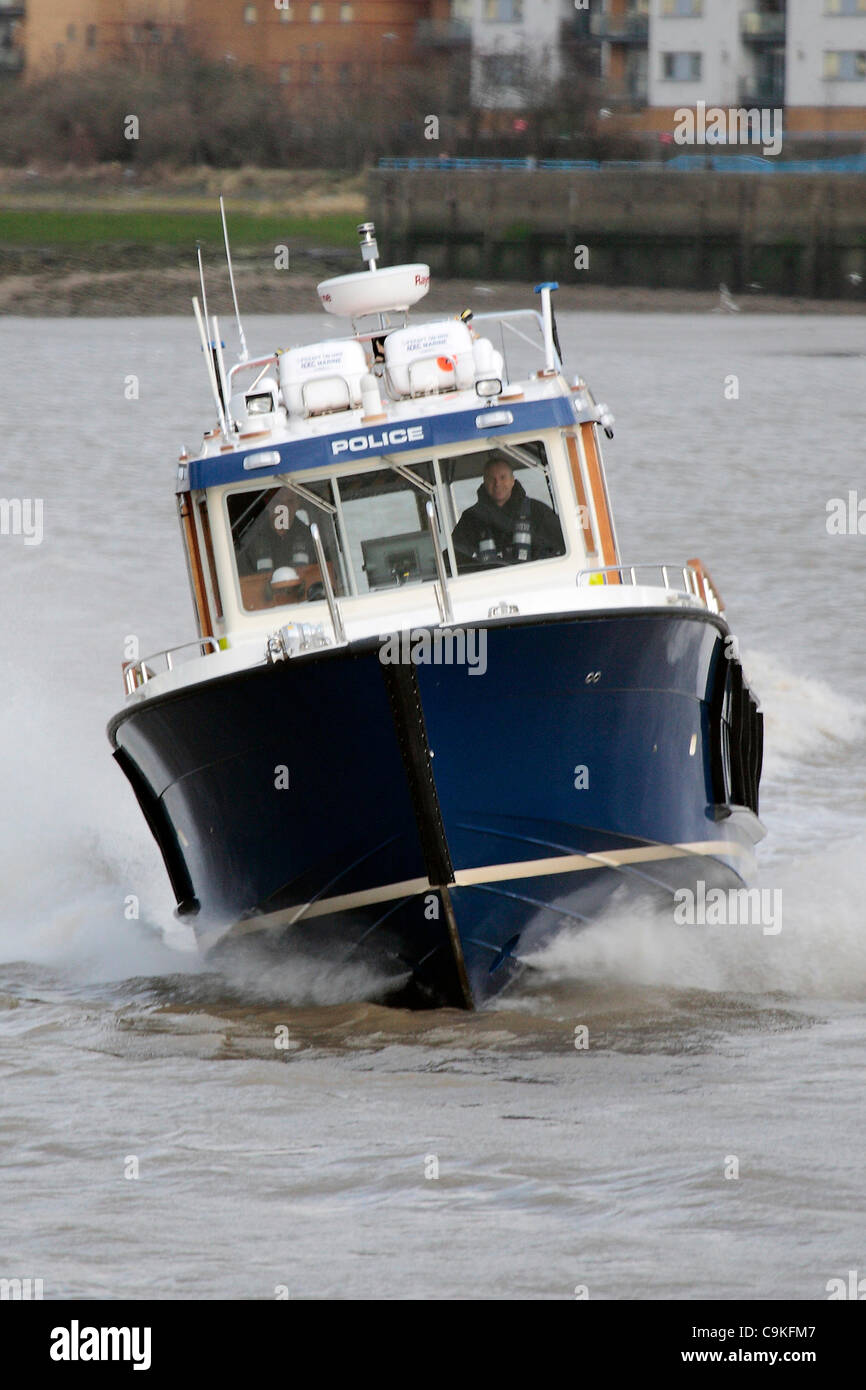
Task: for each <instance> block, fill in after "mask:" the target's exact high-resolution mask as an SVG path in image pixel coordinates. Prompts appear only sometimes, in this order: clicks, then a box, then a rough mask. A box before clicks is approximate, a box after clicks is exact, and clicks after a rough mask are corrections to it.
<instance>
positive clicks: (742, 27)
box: [645, 0, 866, 134]
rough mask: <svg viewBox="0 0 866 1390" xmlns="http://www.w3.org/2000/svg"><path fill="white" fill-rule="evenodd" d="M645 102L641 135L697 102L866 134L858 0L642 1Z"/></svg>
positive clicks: (790, 123)
mask: <svg viewBox="0 0 866 1390" xmlns="http://www.w3.org/2000/svg"><path fill="white" fill-rule="evenodd" d="M647 99H648V100H647V105H648V110H647V112H646V113H645V118H646V120H645V123H646V125H647V126H649V127H650V128H652V127H655V128H658V129H663V128H666V127H667V126H669V124H670V121H671V118H672V113H673V111H674V110H675V109H677V108H680V107H684V106H694V105H695V104H696V102H698V101H705V102H706V103H707V104H708V105H709V106H720V107H729V106H746V107H755V106H757V107H770V108H777V107H783V108H784V109H785V128H786V130H788V131H789V132H791V133H794V132H798V133H804V134H805V133H831V132H832V133H838V134H845V133H846V132H864V133H866V0H650V8H649V33H648V91H647Z"/></svg>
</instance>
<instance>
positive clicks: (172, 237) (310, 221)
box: [0, 209, 358, 250]
mask: <svg viewBox="0 0 866 1390" xmlns="http://www.w3.org/2000/svg"><path fill="white" fill-rule="evenodd" d="M357 223H358V218H357V215H355V214H354V213H341V212H334V213H326V214H322V215H319V216H314V217H281V216H278V215H275V214H272V213H264V214H261V215H255V214H250V213H243V212H241V213H230V218H229V233H230V235H231V240H232V249H233V250H244V249H249V250H261V249H262V247H268V248H273V247H274V246H278V245H281V244H283V243H288V242H289V241H291V240H296V241H309V242H314V243H316V244H317V245H320V246H328V247H354V246H355V245H356V244H357V233H356V231H355V228H356V226H357ZM196 241H201V242H202V243H203V244H204V245H205V246H208V247H213V248H215V249H216V248H221V247H222V244H223V239H222V224H221V222H220V218H219V213H218V212H161V211H148V212H145V211H138V210H136V211H129V212H110V211H101V212H89V211H70V212H58V211H56V210H50V211H49V210H42V209H27V210H15V211H0V245H4V244H5V245H7V246H19V247H39V248H44V247H49V246H55V247H80V246H87V247H95V246H114V245H118V246H119V245H125V246H129V245H137V246H142V247H157V246H164V247H177V248H180V247H184V248H188V249H194V248H195V243H196Z"/></svg>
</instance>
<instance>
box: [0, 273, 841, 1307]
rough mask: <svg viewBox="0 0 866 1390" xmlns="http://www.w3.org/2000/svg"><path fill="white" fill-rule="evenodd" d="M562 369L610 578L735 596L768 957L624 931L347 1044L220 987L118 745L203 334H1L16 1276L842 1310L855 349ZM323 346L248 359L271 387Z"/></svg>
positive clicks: (806, 347)
mask: <svg viewBox="0 0 866 1390" xmlns="http://www.w3.org/2000/svg"><path fill="white" fill-rule="evenodd" d="M518 301H519V295H518V294H515V295H514V302H515V303H517V302H518ZM484 307H487V306H486V305H485V306H484ZM560 328H561V336H562V339H563V345H564V348H565V351H566V359H567V361H568V363H569V365H570V366H571V367H572V368H573V369H574V370H575V371H577V370H579V371H581V372H583V373H584V374H586V375H587V377H588V379H589V381H590V384H591V385H592V386H593V388H594V390H595V392H596V395H597V397H598V398H599V399H604V400H607V401H608V402H609V403H610V405H611V407H612V408H613V409H614V411H615V413H616V415H617V435H616V438H615V440H614V441H613V443H612V444H610V445H608V447H607V451H606V458H607V464H608V470H609V479H610V487H611V493H612V499H613V503H614V507H615V510H616V516H617V523H618V528H619V536H620V543H621V548H622V551H623V555H624V557H625V558H626V559H628V560H632V559H646V560H669V559H682V560H684V559H686V558H687V557H690V556H692V555H695V554H697V555H700V556H701V558H702V559H703V560H704V561H705V563H706V564H708V565H709V567H710V568H711V570H712V572H713V575H714V577H715V579H716V581H717V583H718V585H719V587H720V588H721V590H722V593H723V594H724V596H725V599H726V602H727V607H728V615H729V618H730V620H731V622H732V626H733V628H734V631H735V632H736V634H737V636H738V639H739V643H740V649H741V653H742V656H743V660H744V664H745V666H746V669H747V672H748V674H749V676H750V679H751V681H752V683H753V685H754V686H755V688H756V690H757V691H758V693H759V695H760V696H761V698H762V701H763V706H764V710H765V714H766V742H767V754H766V766H765V779H764V786H763V799H762V816H763V819H764V820H765V823H766V825H767V828H768V832H769V833H768V837H767V839H766V840H765V841H764V843H763V845H762V847H761V850H760V864H761V882H762V883H763V884H765V885H767V886H769V887H772V888H773V889H781V891H782V902H783V907H784V917H783V928H782V930H781V932H779V933H778V934H777V935H766V934H764V933H763V932H762V930H761V929H760V928H759V927H757V926H727V927H681V926H676V925H674V924H673V922H672V921H671V919H670V917H669V916H668V917H666V918H665V919H664V920H658V919H654V918H653V917H652V916H651V915H650V914H649V913H645V914H640V913H634V912H632V913H631V914H630V915H628V916H617V915H612V916H611V917H610V918H609V919H608V920H607V921H605V922H603V923H599V924H598V925H596V926H593V927H592V928H590V929H589V930H587V931H585V932H583V933H581V934H577V935H574V936H571V937H564V938H560V939H559V940H558V941H557V942H556V943H555V944H554V945H553V946H551V947H550V948H549V949H548V950H547V951H546V952H544V953H543V954H542V955H541V956H540V957H539V958H537V960H536V961H535V962H534V967H535V968H534V969H533V970H532V971H531V972H528V973H527V975H526V977H525V978H524V980H523V982H522V983H521V985H520V987H519V988H518V990H517V991H516V992H515V993H513V994H512V995H510V996H509V997H508V998H506V999H504V1000H502V1001H500V1002H499V1004H498V1005H497V1006H496V1007H495V1008H493V1009H491V1010H489V1011H488V1012H486V1013H485V1014H482V1015H476V1016H464V1015H462V1014H458V1013H456V1012H451V1011H441V1012H435V1013H431V1014H425V1015H412V1014H408V1013H405V1012H400V1011H396V1010H390V1009H386V1008H383V1007H380V1006H378V1005H376V1004H369V1003H357V1002H353V1001H354V1000H356V999H357V997H358V994H359V989H360V986H362V985H363V984H364V983H367V982H363V981H360V980H359V979H358V977H357V976H353V975H351V974H346V973H345V972H335V973H334V974H332V975H330V976H322V975H321V974H315V975H313V974H307V975H304V974H296V973H293V974H286V975H284V976H270V977H267V978H262V977H259V976H257V975H255V974H254V973H248V974H247V975H245V976H241V975H237V976H233V977H232V978H229V979H225V978H220V977H219V976H217V975H215V974H213V973H208V972H205V971H204V970H203V969H202V966H201V964H200V963H199V961H198V959H197V957H196V955H195V953H194V952H193V951H191V950H190V949H189V945H190V943H189V941H188V940H187V938H186V936H185V935H184V933H183V932H182V931H180V930H179V929H178V928H177V927H176V926H175V924H174V923H173V918H172V911H171V909H172V906H173V903H172V900H171V896H170V892H169V889H168V884H167V882H166V880H165V877H164V873H163V869H162V865H161V862H160V860H159V858H158V855H157V852H156V850H155V847H154V846H153V845H152V843H151V841H150V839H149V835H148V832H147V830H146V828H145V825H144V822H143V820H142V818H141V817H140V814H139V812H138V809H137V807H136V806H135V803H134V800H133V797H132V795H131V793H130V791H129V788H128V787H127V785H126V783H125V780H124V779H123V777H122V776H121V774H120V772H119V771H118V770H117V769H116V768H115V766H114V764H113V762H112V760H111V757H110V753H109V747H108V743H107V741H106V738H105V733H104V727H105V724H106V721H107V719H108V718H109V716H110V715H111V714H112V713H113V712H114V710H115V709H116V708H117V707H118V706H119V705H120V703H121V684H120V663H121V659H122V656H123V641H124V638H125V637H126V636H127V635H130V634H134V635H135V636H137V638H138V639H139V642H140V648H141V651H142V652H148V651H153V650H158V649H160V648H162V647H165V646H167V645H170V644H172V643H176V642H180V641H183V640H186V639H187V638H189V637H191V636H192V635H193V625H192V614H191V605H190V600H189V597H188V592H187V585H186V575H185V569H184V564H183V560H182V556H181V549H180V541H179V537H178V534H177V523H176V519H175V514H174V500H173V491H172V489H173V478H174V459H175V458H176V456H177V454H178V453H179V451H180V446H181V444H183V443H186V444H188V445H190V446H194V445H195V443H196V430H197V428H198V427H200V426H202V425H203V424H204V422H205V420H206V419H207V417H208V409H207V388H206V383H205V378H204V372H203V368H202V364H201V357H200V353H199V352H198V349H197V342H196V338H195V333H194V330H193V328H192V324H191V322H189V323H188V322H187V321H185V320H181V319H147V320H137V321H131V320H116V319H115V320H105V321H86V320H81V319H78V320H72V321H68V322H63V321H57V320H51V321H50V322H49V321H44V322H39V321H35V320H15V319H5V320H0V344H2V361H3V363H4V366H3V371H2V379H0V419H2V424H3V436H2V459H3V463H2V474H3V476H2V486H0V493H2V496H4V497H5V498H19V499H42V500H43V503H44V513H43V531H44V534H43V537H42V541H41V544H38V545H37V544H32V545H31V544H27V543H25V537H24V536H22V535H18V536H15V535H3V536H0V594H2V629H0V631H2V641H0V677H2V698H3V706H4V716H5V717H4V720H3V725H2V734H0V739H2V743H0V752H2V768H3V814H2V837H0V884H2V903H0V1078H2V1097H3V1101H2V1129H0V1168H2V1177H0V1183H2V1187H0V1193H2V1208H0V1211H2V1214H0V1252H2V1256H0V1276H2V1277H7V1278H12V1277H31V1278H42V1279H43V1280H44V1287H45V1296H46V1297H58V1296H70V1297H78V1296H84V1297H88V1296H91V1297H109V1298H111V1297H133V1298H139V1297H168V1298H216V1297H228V1298H273V1297H274V1296H275V1290H276V1289H277V1288H278V1287H283V1288H287V1289H288V1290H289V1293H290V1295H291V1296H292V1297H295V1298H306V1297H321V1296H329V1295H330V1296H336V1297H355V1296H368V1295H370V1294H371V1293H375V1294H377V1295H379V1296H382V1297H386V1298H390V1297H403V1296H418V1297H424V1298H453V1297H469V1298H473V1297H502V1298H514V1297H552V1298H569V1297H572V1296H573V1294H574V1290H575V1287H576V1286H578V1285H586V1286H587V1287H588V1290H589V1295H590V1297H591V1298H619V1299H622V1298H640V1297H650V1298H710V1297H722V1298H746V1299H749V1298H757V1297H769V1298H782V1297H795V1298H804V1299H811V1298H823V1297H826V1293H825V1286H826V1283H827V1281H828V1280H829V1279H831V1278H833V1277H836V1276H842V1277H845V1276H846V1274H847V1271H848V1270H849V1269H859V1270H860V1271H861V1273H862V1272H864V1271H866V1241H864V1222H863V1218H862V1212H863V1210H864V1208H866V1174H864V1165H863V1152H864V1138H866V1134H864V1117H863V1103H862V1079H861V1078H862V1065H863V1063H862V1058H863V1049H864V1045H866V930H864V925H866V924H864V917H866V912H864V906H863V903H864V877H863V873H864V864H866V759H864V740H866V691H864V654H863V651H864V645H866V624H864V618H863V596H864V592H866V536H858V535H854V534H852V535H847V536H831V535H829V534H828V531H827V526H826V517H827V503H828V501H829V500H830V499H831V498H846V499H847V497H848V493H849V491H851V490H852V489H854V490H856V489H857V487H858V484H859V483H860V480H861V478H862V458H863V449H862V433H863V425H864V414H863V373H864V364H866V326H864V323H863V321H862V320H858V319H856V318H833V317H826V318H816V317H809V318H802V319H801V318H798V317H797V316H795V315H790V316H779V317H770V316H768V317H758V316H756V317H751V316H750V317H746V318H739V317H734V316H731V317H727V316H725V317H722V316H716V315H706V316H665V315H646V316H628V315H624V314H598V315H589V316H585V317H580V316H574V315H568V316H565V317H564V319H563V322H562V323H561V325H560ZM311 330H312V332H316V331H318V329H317V328H316V326H315V324H314V322H313V321H311V320H303V321H301V320H288V319H287V320H282V321H268V320H259V321H252V322H251V323H250V324H249V325H248V334H249V337H250V340H251V341H252V342H253V344H254V345H257V346H258V347H260V348H261V349H270V348H271V347H273V346H276V345H279V346H288V345H290V344H291V343H292V342H294V341H298V340H299V339H302V338H303V337H305V336H306V337H309V336H310V334H311ZM133 377H134V378H136V379H137V385H138V399H137V400H135V399H126V396H127V395H134V393H135V386H134V384H133V383H132V382H131V378H133ZM733 377H735V378H737V383H736V385H737V386H738V392H739V394H738V398H735V399H728V398H726V392H725V385H726V381H727V383H728V391H727V395H728V396H732V395H733V393H734V389H735V386H734V383H732V382H731V380H730V378H733ZM133 896H134V897H135V898H136V899H137V900H138V903H139V914H140V915H139V917H138V919H137V920H136V919H131V920H128V919H127V918H126V916H125V912H126V911H129V910H130V909H129V901H130V899H131V898H132V897H133ZM584 1028H585V1029H588V1044H589V1045H588V1047H586V1048H583V1047H576V1046H575V1042H580V1041H581V1040H582V1039H583V1038H584V1037H585V1036H586V1035H584V1034H583V1033H582V1032H581V1031H580V1030H581V1029H584ZM286 1029H287V1030H288V1031H287V1032H286V1031H285V1030H286ZM576 1030H577V1032H576ZM276 1041H284V1042H285V1043H286V1044H287V1045H286V1046H284V1047H277V1046H275V1042H276ZM733 1160H736V1163H734V1162H733ZM737 1168H738V1171H739V1176H738V1177H731V1176H728V1177H726V1176H725V1175H726V1173H728V1174H730V1173H732V1172H734V1171H736V1169H737ZM136 1172H137V1177H136V1176H134V1175H135V1173H136ZM437 1173H438V1176H436V1174H437Z"/></svg>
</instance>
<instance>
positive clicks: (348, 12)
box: [340, 5, 355, 24]
mask: <svg viewBox="0 0 866 1390" xmlns="http://www.w3.org/2000/svg"><path fill="white" fill-rule="evenodd" d="M354 18H355V6H354V5H341V6H340V23H341V24H350V23H351V22H352V20H353V19H354Z"/></svg>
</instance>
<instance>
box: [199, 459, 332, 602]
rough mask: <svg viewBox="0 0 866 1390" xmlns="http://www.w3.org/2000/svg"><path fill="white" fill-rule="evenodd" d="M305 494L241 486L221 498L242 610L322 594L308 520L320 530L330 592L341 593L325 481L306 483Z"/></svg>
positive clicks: (330, 501) (305, 598)
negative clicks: (225, 497)
mask: <svg viewBox="0 0 866 1390" xmlns="http://www.w3.org/2000/svg"><path fill="white" fill-rule="evenodd" d="M304 493H305V494H306V495H301V494H300V493H298V492H296V491H295V490H294V488H291V487H286V486H275V487H269V488H259V489H256V490H251V489H244V491H242V492H235V493H232V494H230V495H229V496H228V497H227V499H226V502H227V506H228V517H229V524H230V526H231V537H232V547H233V549H234V555H235V563H236V565H237V571H238V580H239V583H240V591H241V602H242V605H243V607H244V608H245V609H246V610H247V612H258V611H259V610H260V609H263V608H278V607H282V606H283V605H286V604H297V603H303V602H314V601H315V600H317V599H321V598H324V595H325V590H324V584H323V582H322V573H321V570H320V568H319V562H318V559H317V555H316V548H315V545H314V543H313V537H312V534H311V532H310V527H311V525H313V523H315V524H316V525H317V526H318V528H319V533H320V536H321V541H322V547H323V549H324V552H325V559H326V562H327V566H328V572H329V575H330V578H331V583H332V584H333V586H334V593H335V594H343V593H345V583H344V576H343V566H342V557H341V555H340V551H339V546H338V544H337V535H336V528H335V525H334V515H335V513H334V506H333V502H332V499H331V488H330V484H329V483H307V484H305V487H304Z"/></svg>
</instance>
